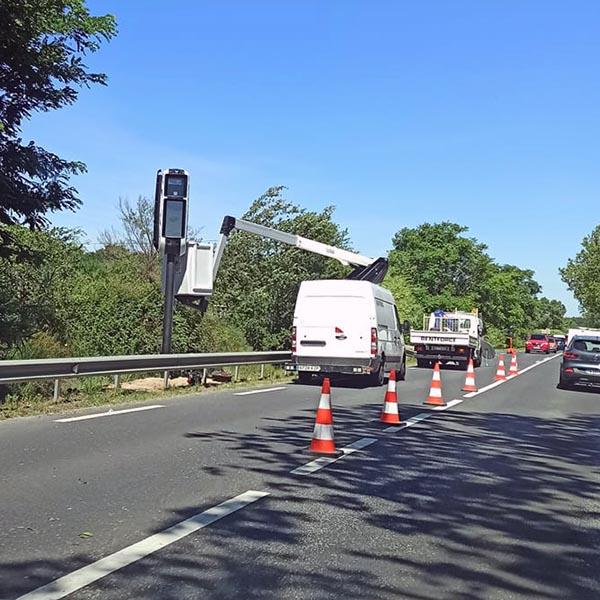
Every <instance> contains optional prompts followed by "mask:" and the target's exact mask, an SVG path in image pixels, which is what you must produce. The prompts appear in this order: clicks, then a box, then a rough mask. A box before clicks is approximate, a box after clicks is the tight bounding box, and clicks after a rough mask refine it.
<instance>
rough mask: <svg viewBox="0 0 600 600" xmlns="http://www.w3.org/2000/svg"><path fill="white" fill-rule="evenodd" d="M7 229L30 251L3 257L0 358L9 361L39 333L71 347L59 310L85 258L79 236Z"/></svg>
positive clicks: (61, 231)
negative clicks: (5, 358) (10, 357)
mask: <svg viewBox="0 0 600 600" xmlns="http://www.w3.org/2000/svg"><path fill="white" fill-rule="evenodd" d="M7 230H8V231H9V232H10V236H11V238H12V239H13V240H14V241H15V244H16V247H23V248H27V249H28V252H27V255H26V256H20V255H19V254H18V252H10V253H8V254H7V255H6V256H4V257H0V324H1V326H0V355H4V356H6V354H7V352H8V351H9V349H12V350H14V349H15V348H18V347H19V346H21V345H22V344H24V343H25V342H26V341H27V340H28V339H29V338H30V337H31V336H32V335H34V334H35V333H36V332H45V333H46V334H48V336H49V337H52V338H53V339H55V340H57V343H58V342H60V343H62V344H65V343H67V339H66V335H65V331H64V327H63V323H62V322H61V320H60V318H59V316H58V310H59V306H61V304H62V303H63V302H64V300H65V298H66V297H68V296H69V289H70V288H69V286H70V282H71V280H72V277H73V276H74V274H75V273H76V272H77V271H78V269H79V268H80V265H81V261H82V259H83V256H84V252H83V249H82V248H81V244H80V242H79V239H78V234H77V232H73V231H69V230H65V229H58V228H57V229H50V230H48V231H42V232H38V231H29V230H28V229H26V228H24V227H20V226H17V225H12V226H9V227H7Z"/></svg>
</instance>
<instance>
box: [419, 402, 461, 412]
mask: <svg viewBox="0 0 600 600" xmlns="http://www.w3.org/2000/svg"><path fill="white" fill-rule="evenodd" d="M461 402H462V400H450V402H448V403H447V404H446V405H444V406H428V407H427V408H428V409H429V410H438V411H439V410H448V409H449V408H452V407H453V406H456V405H457V404H460V403H461Z"/></svg>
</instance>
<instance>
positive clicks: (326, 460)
mask: <svg viewBox="0 0 600 600" xmlns="http://www.w3.org/2000/svg"><path fill="white" fill-rule="evenodd" d="M376 441H377V439H376V438H360V440H356V442H353V443H352V444H349V445H348V446H345V447H344V448H340V452H341V454H340V455H339V456H320V457H319V458H317V459H316V460H313V461H311V462H309V463H306V464H305V465H302V466H301V467H298V468H296V469H294V470H293V471H290V472H291V473H292V474H293V475H310V474H311V473H316V472H317V471H320V470H321V469H323V468H324V467H326V466H327V465H330V464H332V463H334V462H336V461H338V460H340V458H344V456H348V455H349V454H352V453H354V452H357V451H358V450H362V449H363V448H366V447H367V446H370V445H371V444H374V443H375V442H376Z"/></svg>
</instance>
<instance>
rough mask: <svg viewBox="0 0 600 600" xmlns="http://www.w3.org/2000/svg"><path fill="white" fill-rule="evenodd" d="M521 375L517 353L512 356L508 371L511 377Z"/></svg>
mask: <svg viewBox="0 0 600 600" xmlns="http://www.w3.org/2000/svg"><path fill="white" fill-rule="evenodd" d="M518 374H519V365H518V364H517V353H516V352H515V353H514V354H513V355H512V359H511V361H510V369H509V370H508V375H509V377H515V376H517V375H518Z"/></svg>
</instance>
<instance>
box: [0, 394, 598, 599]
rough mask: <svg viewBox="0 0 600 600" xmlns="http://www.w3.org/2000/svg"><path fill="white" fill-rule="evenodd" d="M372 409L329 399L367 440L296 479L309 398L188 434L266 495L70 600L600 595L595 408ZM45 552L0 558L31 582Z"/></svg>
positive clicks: (183, 513) (307, 431)
mask: <svg viewBox="0 0 600 600" xmlns="http://www.w3.org/2000/svg"><path fill="white" fill-rule="evenodd" d="M379 409H380V407H379V406H374V405H372V404H365V405H362V406H360V407H355V408H351V409H350V408H348V409H345V408H338V409H336V411H335V424H336V433H337V432H339V436H338V437H339V438H340V441H341V443H342V444H343V443H346V441H351V440H355V439H357V438H359V437H362V436H365V435H368V436H373V435H375V436H379V437H380V439H379V442H378V443H377V444H374V445H373V446H370V447H369V448H367V449H366V450H365V451H364V452H360V453H356V454H355V455H352V456H350V457H346V458H344V459H343V460H341V461H339V462H337V463H335V465H331V466H330V467H328V468H327V469H325V470H323V471H320V472H319V473H317V474H315V475H312V476H308V477H297V476H294V475H291V474H290V472H289V471H290V470H291V469H293V468H294V467H296V466H298V465H299V464H302V463H303V462H307V461H308V460H311V457H310V456H309V455H308V454H306V453H305V450H304V449H305V448H306V446H307V445H308V442H309V440H310V435H311V431H312V424H313V421H312V417H313V415H312V414H309V411H306V412H299V413H298V414H296V415H294V416H292V417H291V418H286V419H277V418H273V419H263V420H262V421H261V425H260V426H259V427H258V428H257V430H256V432H255V433H253V434H251V435H248V434H241V433H240V432H235V431H229V430H227V431H220V432H216V433H215V432H194V431H190V432H188V433H187V434H186V435H187V437H188V438H189V439H190V440H191V441H194V442H197V443H198V444H205V443H211V442H212V441H215V440H216V439H218V440H219V441H220V442H221V443H225V444H226V445H227V447H228V448H229V449H231V450H235V451H236V453H240V454H242V455H243V456H244V457H245V458H246V459H247V461H246V462H245V465H246V469H247V470H250V471H252V472H253V473H255V474H256V475H258V476H260V478H261V480H262V482H263V486H262V487H261V488H260V489H264V490H266V491H269V492H270V493H271V496H269V497H268V498H265V499H263V500H260V501H259V502H257V503H256V504H253V505H252V506H251V507H248V508H246V509H244V510H243V511H241V512H240V513H237V514H234V515H231V516H229V517H227V518H226V519H224V520H223V521H220V522H219V523H217V524H214V525H213V526H211V527H209V528H207V529H204V530H203V531H202V532H200V533H196V534H193V535H191V536H189V537H188V538H185V539H184V540H182V541H180V542H177V543H176V544H174V545H173V546H171V547H169V548H168V549H165V550H162V551H160V552H159V553H158V554H156V555H154V556H150V557H148V558H145V559H143V560H141V561H139V562H138V563H135V564H134V565H131V566H130V567H127V568H125V569H123V570H121V571H119V572H117V573H115V574H113V575H110V576H108V577H106V578H104V579H102V580H100V581H98V582H97V583H96V584H94V585H93V586H92V588H91V590H90V591H89V592H79V593H76V594H74V595H73V596H72V597H70V598H73V599H77V598H90V597H94V598H96V597H98V598H103V599H105V598H107V599H112V598H115V599H117V598H124V597H133V598H161V599H166V600H171V599H172V600H175V599H177V600H179V599H182V598H217V599H221V598H259V597H260V598H261V599H265V598H267V599H270V598H273V599H280V598H302V599H304V598H306V599H309V598H310V599H316V600H320V599H325V598H390V599H391V598H409V599H414V600H425V599H428V600H434V599H435V600H437V599H440V598H473V599H488V598H523V599H525V598H528V599H529V598H547V599H556V600H559V599H561V600H562V599H564V598H577V599H586V598H598V597H600V584H599V573H600V553H598V547H599V543H600V529H599V527H598V523H599V517H600V504H599V502H598V498H599V492H600V481H599V477H598V464H599V457H600V418H599V417H598V416H595V415H584V414H579V415H577V414H575V415H571V416H570V417H569V418H566V419H561V420H555V419H552V418H540V417H531V416H522V415H514V414H501V413H470V412H459V411H455V412H446V413H440V414H436V415H435V416H434V417H433V418H432V419H431V420H429V421H427V422H424V423H423V424H420V425H417V426H415V427H413V428H410V429H406V430H403V431H401V432H398V433H394V434H390V433H388V434H381V435H380V432H381V428H380V427H379V425H378V423H377V419H378V416H379ZM405 412H406V413H407V414H406V415H403V416H404V417H405V418H406V417H407V416H410V415H411V411H410V410H408V411H405ZM412 412H414V409H412ZM238 471H239V467H238V465H237V464H233V463H230V464H228V463H226V462H223V463H222V464H221V465H220V466H219V474H221V475H222V476H235V473H236V472H238ZM194 512H197V507H196V508H194V507H183V508H181V509H178V510H177V511H175V512H174V516H175V517H176V518H177V519H185V518H187V517H188V516H190V514H193V513H194ZM49 564H50V563H27V564H23V563H12V564H11V562H10V561H9V560H8V561H7V560H4V565H3V566H4V568H5V569H10V570H12V571H13V574H14V576H15V581H17V580H19V578H22V577H23V576H24V575H25V574H27V575H28V576H30V577H32V578H37V579H35V581H37V582H40V583H43V582H45V580H46V581H47V579H48V573H49V572H51V571H53V570H57V569H58V570H60V567H59V566H58V565H54V566H53V568H50V569H49V567H48V565H49ZM44 578H46V579H45V580H44ZM11 579H12V578H11ZM29 581H30V583H31V582H32V581H33V579H30V580H29ZM15 591H16V589H13V590H11V588H9V589H7V590H3V593H4V594H5V595H6V593H7V592H8V597H11V596H10V594H11V593H12V592H15Z"/></svg>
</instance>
